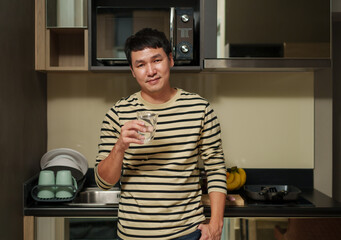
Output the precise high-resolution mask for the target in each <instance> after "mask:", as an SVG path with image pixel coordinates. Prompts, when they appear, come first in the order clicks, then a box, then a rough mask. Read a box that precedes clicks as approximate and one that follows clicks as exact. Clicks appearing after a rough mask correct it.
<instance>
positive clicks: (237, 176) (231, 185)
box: [227, 167, 241, 191]
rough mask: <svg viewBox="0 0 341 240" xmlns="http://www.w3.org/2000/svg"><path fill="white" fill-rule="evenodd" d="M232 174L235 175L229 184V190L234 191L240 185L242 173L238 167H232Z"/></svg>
mask: <svg viewBox="0 0 341 240" xmlns="http://www.w3.org/2000/svg"><path fill="white" fill-rule="evenodd" d="M230 175H234V178H233V181H232V182H231V183H228V184H227V190H229V191H233V190H235V189H237V188H238V187H239V185H240V180H241V178H240V174H239V173H238V172H237V167H233V168H231V173H230Z"/></svg>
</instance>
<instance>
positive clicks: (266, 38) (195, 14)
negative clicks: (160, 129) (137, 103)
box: [35, 0, 331, 71]
mask: <svg viewBox="0 0 341 240" xmlns="http://www.w3.org/2000/svg"><path fill="white" fill-rule="evenodd" d="M35 2H36V22H35V27H36V32H35V36H36V42H35V44H36V45H35V50H36V70H47V71H64V70H74V71H84V70H85V71H118V70H129V67H128V64H127V61H126V59H125V54H124V51H123V47H124V42H125V39H126V38H127V37H128V36H130V35H131V34H133V33H135V32H136V31H138V30H139V29H141V28H143V27H151V28H156V29H159V30H161V31H164V32H165V34H166V36H167V37H168V38H169V39H170V41H171V44H172V50H173V57H174V60H175V67H174V68H173V70H184V71H188V70H190V71H191V70H193V71H200V70H203V69H204V70H208V71H210V70H223V71H225V70H243V71H244V70H245V71H249V70H261V71H262V70H272V69H274V70H278V69H280V70H283V69H289V70H290V71H291V70H301V69H302V70H307V69H313V70H314V69H318V68H326V67H327V68H328V67H330V66H331V44H330V42H331V37H330V36H331V4H330V1H328V0H300V1H295V0H287V1H283V0H257V1H254V0H238V1H237V0H166V1H154V0H144V1H141V0H125V1H116V0H35Z"/></svg>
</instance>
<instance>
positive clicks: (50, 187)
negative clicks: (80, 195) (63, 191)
mask: <svg viewBox="0 0 341 240" xmlns="http://www.w3.org/2000/svg"><path fill="white" fill-rule="evenodd" d="M54 185H55V177H54V172H53V171H51V170H43V171H40V173H39V179H38V186H39V190H38V194H37V196H38V198H46V199H50V198H54V196H55V187H54Z"/></svg>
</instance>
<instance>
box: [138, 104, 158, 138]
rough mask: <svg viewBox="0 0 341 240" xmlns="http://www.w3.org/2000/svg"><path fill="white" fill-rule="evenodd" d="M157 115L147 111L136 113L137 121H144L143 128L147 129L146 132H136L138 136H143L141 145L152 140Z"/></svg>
mask: <svg viewBox="0 0 341 240" xmlns="http://www.w3.org/2000/svg"><path fill="white" fill-rule="evenodd" d="M157 117H158V114H156V113H153V112H148V111H141V112H137V120H142V121H144V124H145V127H146V128H147V131H146V132H138V133H139V134H141V135H143V136H144V141H143V143H144V144H146V143H148V142H150V141H151V140H153V138H154V135H155V131H156V123H157Z"/></svg>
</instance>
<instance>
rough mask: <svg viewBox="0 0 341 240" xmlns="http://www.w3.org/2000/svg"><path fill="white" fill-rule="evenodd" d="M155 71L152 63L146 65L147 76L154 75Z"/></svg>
mask: <svg viewBox="0 0 341 240" xmlns="http://www.w3.org/2000/svg"><path fill="white" fill-rule="evenodd" d="M155 73H156V71H155V68H154V66H153V64H148V65H147V74H148V76H154V75H155Z"/></svg>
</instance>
